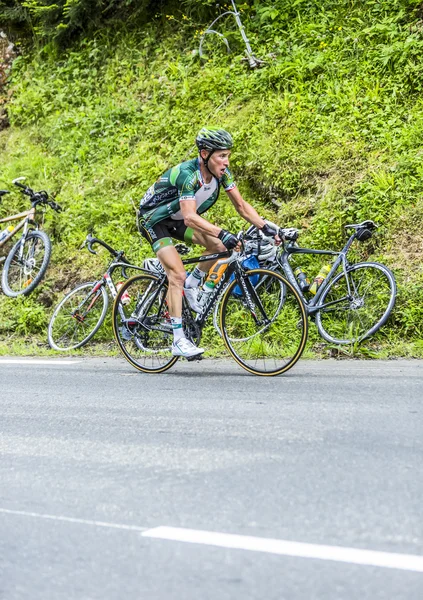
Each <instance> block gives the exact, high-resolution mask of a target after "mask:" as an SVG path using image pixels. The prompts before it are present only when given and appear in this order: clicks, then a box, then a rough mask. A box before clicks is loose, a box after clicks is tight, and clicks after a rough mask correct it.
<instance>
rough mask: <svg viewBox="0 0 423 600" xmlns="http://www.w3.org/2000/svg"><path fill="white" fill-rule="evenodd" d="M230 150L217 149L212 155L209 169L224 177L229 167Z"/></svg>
mask: <svg viewBox="0 0 423 600" xmlns="http://www.w3.org/2000/svg"><path fill="white" fill-rule="evenodd" d="M230 155H231V151H230V150H216V151H215V152H213V154H212V155H211V157H210V160H209V169H210V171H211V172H212V173H213V174H214V175H216V176H217V177H219V178H220V177H222V176H223V174H224V172H225V171H226V169H227V168H228V167H229V157H230Z"/></svg>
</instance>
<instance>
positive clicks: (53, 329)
mask: <svg viewBox="0 0 423 600" xmlns="http://www.w3.org/2000/svg"><path fill="white" fill-rule="evenodd" d="M95 285H96V282H87V283H81V284H80V285H78V286H76V287H75V288H74V289H73V290H71V291H70V292H69V293H68V294H66V296H65V297H64V298H62V300H61V301H60V302H59V304H58V305H57V306H56V308H55V309H54V312H53V315H52V317H51V319H50V322H49V324H48V330H47V339H48V343H49V344H50V347H51V348H53V350H57V351H59V352H61V351H67V350H76V349H77V348H81V347H82V346H85V344H86V343H87V342H89V341H90V340H91V339H92V338H93V336H94V335H95V334H96V333H97V331H98V330H99V329H100V327H101V325H102V324H103V321H104V319H105V317H106V313H107V309H108V306H109V297H108V295H107V292H106V290H105V288H104V286H101V287H100V288H99V289H98V290H97V291H96V292H94V293H95V294H99V296H98V298H101V305H100V304H99V303H98V300H96V301H95V302H94V303H93V305H92V306H91V307H90V303H91V301H92V299H94V295H93V293H92V292H93V287H94V286H95ZM80 292H82V293H81V297H82V299H81V300H80V301H79V298H77V296H78V294H79V293H80ZM84 306H88V307H89V310H88V312H87V313H85V314H84V315H83V316H82V315H81V314H80V313H79V314H78V315H76V314H75V311H77V310H78V311H80V310H81V308H82V307H84ZM100 307H101V310H100V315H99V316H97V315H98V312H99V310H98V309H99V308H100ZM93 309H96V310H97V312H93ZM92 315H93V317H92ZM87 316H88V317H89V318H88V319H87ZM87 324H88V326H86V325H87ZM78 332H81V333H82V335H83V337H82V339H79V340H78V341H77V342H76V343H73V341H75V336H77V335H78ZM72 334H73V335H72ZM66 340H69V342H66ZM72 340H73V341H72Z"/></svg>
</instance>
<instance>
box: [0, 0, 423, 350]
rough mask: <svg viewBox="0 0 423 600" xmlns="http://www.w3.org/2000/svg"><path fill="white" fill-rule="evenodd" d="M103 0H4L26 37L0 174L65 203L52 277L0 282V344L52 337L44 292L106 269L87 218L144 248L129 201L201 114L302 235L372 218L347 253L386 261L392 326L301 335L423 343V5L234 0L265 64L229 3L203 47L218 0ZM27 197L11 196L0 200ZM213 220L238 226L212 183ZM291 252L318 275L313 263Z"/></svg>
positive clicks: (334, 233)
mask: <svg viewBox="0 0 423 600" xmlns="http://www.w3.org/2000/svg"><path fill="white" fill-rule="evenodd" d="M103 5H104V3H102V2H100V1H99V0H97V1H96V2H88V0H85V2H84V1H81V0H67V1H66V2H64V1H63V0H62V1H61V2H56V3H54V7H56V8H54V10H53V2H48V1H45V0H43V1H41V0H31V2H26V3H21V2H17V1H16V0H0V16H1V17H2V18H1V20H2V22H5V23H6V26H7V32H8V33H9V35H12V36H13V35H14V36H15V37H14V39H15V41H16V39H17V38H16V35H18V34H19V36H20V38H19V39H20V40H22V44H23V49H22V53H21V55H20V56H19V57H18V58H17V59H16V60H15V61H14V64H13V69H12V74H11V77H10V79H9V89H10V90H12V91H13V94H12V96H11V99H10V100H9V102H8V117H9V120H10V123H11V126H10V127H9V128H8V129H5V130H4V131H2V132H0V186H1V187H6V186H8V187H9V189H10V185H11V184H10V182H11V180H12V179H13V178H14V177H18V176H22V175H25V176H26V177H27V178H28V182H30V184H31V186H32V187H34V188H43V189H47V190H49V191H50V192H53V193H54V194H55V195H56V196H57V200H58V201H59V202H60V203H61V204H62V205H63V206H64V209H65V210H64V212H63V213H62V214H61V215H56V214H52V211H49V213H48V214H46V228H47V229H48V231H49V233H50V234H51V236H52V238H53V257H52V265H51V267H50V268H49V271H48V273H47V278H46V280H45V282H44V283H43V284H42V285H41V286H40V288H39V289H38V290H36V291H35V292H34V294H33V295H32V296H30V297H29V298H28V299H25V300H22V301H20V302H16V301H14V300H12V299H8V298H5V297H4V296H1V297H0V340H3V342H1V343H2V344H3V346H4V347H7V345H8V344H9V343H10V342H11V336H13V342H14V343H15V342H16V337H17V336H20V337H22V336H27V339H34V338H36V339H38V340H40V343H41V342H45V337H46V336H45V324H46V321H47V320H48V318H49V315H50V312H51V309H50V306H51V305H52V303H55V302H56V301H57V300H58V299H59V297H60V296H61V294H63V291H64V290H67V289H69V288H70V287H72V285H74V284H75V283H77V282H80V281H83V280H92V278H93V276H97V274H100V273H101V272H102V269H103V268H104V261H105V257H104V255H102V256H99V257H92V256H91V255H89V254H88V253H87V252H85V251H83V252H80V251H78V247H79V246H80V244H81V242H82V241H83V240H84V238H85V236H86V234H87V232H88V231H92V230H93V231H94V232H95V234H96V235H97V236H99V237H102V238H103V239H105V240H106V241H107V242H109V243H111V244H112V245H113V246H115V247H117V248H125V249H126V251H127V254H128V256H129V257H130V258H131V260H133V261H140V260H141V259H142V257H144V256H149V255H151V254H150V250H149V248H148V247H147V245H146V244H143V245H141V244H140V238H139V235H138V233H137V230H136V226H135V207H136V206H137V204H138V200H139V198H140V197H141V195H142V194H143V193H144V191H145V190H146V189H147V187H148V186H149V185H150V184H151V183H152V182H153V181H154V180H155V179H156V178H157V177H158V176H159V175H160V174H161V173H162V172H163V171H164V170H165V169H166V168H168V167H169V166H170V165H172V164H176V163H177V162H179V161H181V160H182V159H184V158H186V157H190V156H193V155H194V149H193V138H194V135H195V133H196V131H197V129H199V128H200V127H201V126H202V125H203V124H205V123H207V124H212V125H221V126H223V127H225V128H227V129H228V130H230V131H231V132H232V133H233V134H234V138H235V141H236V147H235V149H234V152H233V156H232V168H233V171H234V173H235V175H236V180H237V182H238V184H239V187H240V189H241V192H242V193H243V194H244V196H245V198H246V199H248V200H249V201H251V202H252V203H253V204H254V205H255V206H256V207H257V208H258V209H259V211H260V212H261V213H262V214H263V215H265V216H267V217H269V218H271V219H272V220H273V221H277V222H279V223H280V224H282V225H286V226H288V225H289V226H296V227H299V228H301V229H302V232H303V233H302V236H301V239H300V241H301V243H302V244H303V245H315V246H318V247H323V246H325V247H329V248H330V247H333V248H334V249H338V248H340V247H341V245H342V243H343V240H344V232H343V226H344V225H345V224H346V223H351V222H358V221H360V220H363V219H365V218H370V219H373V220H374V221H375V222H377V223H378V224H379V225H380V229H379V232H378V235H377V236H376V237H374V238H373V239H372V240H371V241H370V242H368V243H365V244H363V245H360V246H357V247H356V252H357V254H359V256H360V257H363V258H367V257H370V256H371V257H372V259H374V260H379V261H380V262H384V263H385V264H387V265H388V266H390V267H391V268H392V270H393V271H394V272H395V275H396V278H397V282H398V284H399V295H398V299H397V305H396V308H395V312H394V314H393V316H392V318H391V321H390V323H389V325H388V326H385V328H383V329H382V331H381V332H380V333H379V334H378V335H377V336H376V337H375V338H374V339H373V340H372V341H370V342H368V343H366V344H365V345H364V347H360V348H353V349H351V348H349V349H346V350H345V349H344V350H339V349H336V348H334V349H331V348H328V347H327V346H326V345H325V346H323V345H322V342H321V340H320V338H319V337H318V335H317V333H315V332H314V328H313V326H312V325H311V327H310V333H311V336H310V337H311V344H309V348H313V349H314V351H315V352H317V353H318V354H319V355H325V354H327V353H328V352H329V353H331V355H339V353H341V354H342V355H354V356H357V355H360V356H369V357H372V356H377V355H379V356H383V357H387V356H423V346H422V341H421V340H422V338H423V335H422V334H423V267H422V260H421V257H422V251H423V193H422V192H423V183H422V175H423V166H422V164H423V163H422V141H423V133H422V132H423V100H422V91H423V25H422V18H423V4H422V2H421V1H420V0H361V1H359V0H339V1H338V2H336V3H335V2H332V1H330V0H272V1H271V2H270V1H264V0H263V1H259V0H255V1H253V0H251V1H249V2H241V1H239V2H238V7H239V8H240V9H241V10H242V12H241V15H242V19H243V22H244V24H245V27H246V31H247V33H248V36H249V38H250V41H251V44H252V47H253V49H254V51H255V53H256V55H257V56H258V57H260V58H263V59H265V60H266V63H267V64H266V66H265V67H264V68H263V69H258V70H253V71H251V70H248V66H247V64H246V63H245V61H241V59H242V56H243V54H242V53H243V49H244V48H243V45H242V41H241V39H240V36H239V32H238V31H237V29H236V26H235V22H234V20H233V18H232V17H230V16H229V17H227V18H226V20H222V21H221V22H220V24H219V25H218V28H219V31H221V32H224V33H225V35H226V36H227V38H228V40H229V43H230V45H231V48H232V50H233V52H232V53H231V54H229V55H228V54H226V50H225V47H224V45H223V44H222V42H221V41H220V40H219V39H218V37H217V36H207V37H206V41H205V43H204V50H205V52H206V60H205V61H204V62H203V63H202V62H201V61H200V59H199V57H198V52H197V50H198V45H199V36H200V35H201V32H202V31H204V29H205V28H206V26H207V25H208V24H209V23H210V22H211V20H212V19H213V17H214V16H217V13H216V8H215V2H214V0H213V2H212V1H206V2H201V3H198V2H195V1H194V0H181V1H180V2H178V3H176V2H165V1H163V2H150V3H148V2H144V3H143V2H131V1H130V0H128V1H127V2H123V1H121V2H117V0H116V1H112V2H110V3H107V6H108V10H107V11H106V12H103V13H102V12H101V11H99V10H98V7H99V6H103ZM135 7H137V8H135ZM84 11H85V12H84ZM87 11H88V12H87ZM89 11H93V13H92V14H94V13H95V14H96V15H97V16H96V18H95V19H94V18H91V16H90V15H91V13H90V12H89ZM85 23H90V27H89V29H87V27H86V26H85V25H84V24H85ZM100 26H102V28H101V29H100ZM24 207H25V200H24V199H23V198H22V197H20V196H19V195H18V194H17V193H16V194H13V195H12V194H10V195H9V196H7V197H6V198H4V199H3V202H2V206H1V207H0V215H3V213H6V212H12V211H13V212H15V211H16V212H17V211H18V210H20V209H22V208H24ZM209 217H210V219H211V220H212V221H214V222H216V223H220V224H222V223H225V226H226V227H227V228H228V229H231V230H234V231H237V230H238V229H239V228H240V227H241V226H242V225H243V223H242V220H241V219H240V218H239V217H238V216H237V215H236V213H235V212H234V211H233V209H232V208H231V207H230V206H228V203H227V202H225V199H224V197H223V196H222V197H221V199H220V202H218V203H217V205H216V206H215V207H214V208H213V210H212V211H211V212H210V213H209ZM302 266H304V267H305V270H306V272H307V273H308V274H309V275H310V276H314V274H315V273H317V271H318V270H319V267H320V263H315V264H303V265H302ZM108 335H110V331H109V330H108V331H106V333H105V334H104V336H103V339H102V336H101V335H100V338H99V339H100V341H103V342H105V341H107V336H108ZM207 338H208V339H210V340H211V341H212V340H213V339H215V338H214V336H213V334H211V333H210V334H207ZM1 348H2V347H1V346H0V351H2V350H1Z"/></svg>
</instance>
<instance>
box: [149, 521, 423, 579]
mask: <svg viewBox="0 0 423 600" xmlns="http://www.w3.org/2000/svg"><path fill="white" fill-rule="evenodd" d="M142 536H143V537H152V538H159V539H162V540H172V541H175V542H188V543H191V544H205V545H208V546H219V547H221V548H234V549H240V550H252V551H253V552H268V553H270V554H281V555H283V556H297V557H301V558H317V559H321V560H332V561H336V562H345V563H352V564H356V565H365V566H372V567H385V568H387V569H402V570H404V571H418V572H420V573H423V556H415V555H412V554H393V553H390V552H377V551H373V550H360V549H358V548H345V547H341V546H321V545H319V544H304V543H301V542H291V541H288V540H276V539H271V538H259V537H251V536H247V535H234V534H228V533H217V532H214V531H201V530H196V529H180V528H177V527H156V528H154V529H149V530H148V531H144V533H143V534H142Z"/></svg>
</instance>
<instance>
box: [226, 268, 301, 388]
mask: <svg viewBox="0 0 423 600" xmlns="http://www.w3.org/2000/svg"><path fill="white" fill-rule="evenodd" d="M254 274H258V275H259V277H260V280H259V282H258V284H257V285H256V286H255V287H253V286H252V284H251V282H250V281H249V279H248V277H250V276H251V275H254ZM243 278H244V281H245V283H246V285H247V291H248V296H249V298H247V297H246V294H245V292H244V290H243V289H242V287H241V294H237V295H235V294H234V293H233V292H234V290H235V287H236V286H237V285H240V282H239V281H238V280H237V277H235V280H234V281H232V282H231V283H230V284H229V285H228V287H227V289H226V292H225V293H224V295H223V298H222V308H221V312H220V330H221V332H222V334H223V340H224V342H225V345H226V347H227V349H228V350H229V352H230V353H231V354H232V356H233V358H234V359H235V360H236V362H237V363H238V364H239V365H240V366H241V367H243V368H244V369H246V370H247V371H249V372H250V373H253V374H254V375H263V376H273V375H280V374H281V373H284V372H285V371H287V370H288V369H290V368H291V367H293V366H294V365H295V363H296V362H297V361H298V359H299V358H300V356H301V354H302V352H303V350H304V348H305V344H306V341H307V332H308V322H307V315H306V312H305V308H304V305H303V303H302V302H301V299H300V297H299V295H298V292H297V291H296V290H295V289H294V288H293V286H292V285H291V284H290V283H289V282H288V281H287V280H286V279H285V278H284V277H282V276H281V275H280V274H279V273H275V272H274V271H269V270H267V269H253V270H251V271H248V276H247V275H244V276H243Z"/></svg>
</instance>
